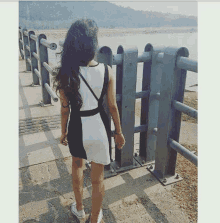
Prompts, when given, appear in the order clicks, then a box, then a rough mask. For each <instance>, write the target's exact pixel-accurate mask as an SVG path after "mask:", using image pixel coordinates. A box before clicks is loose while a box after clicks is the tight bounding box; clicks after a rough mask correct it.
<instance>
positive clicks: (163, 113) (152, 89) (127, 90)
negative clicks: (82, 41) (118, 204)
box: [60, 41, 198, 185]
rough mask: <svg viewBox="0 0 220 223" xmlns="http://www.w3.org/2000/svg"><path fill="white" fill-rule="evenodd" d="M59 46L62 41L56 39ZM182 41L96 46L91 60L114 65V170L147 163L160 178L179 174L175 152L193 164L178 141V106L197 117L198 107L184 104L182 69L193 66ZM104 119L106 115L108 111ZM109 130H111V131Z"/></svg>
mask: <svg viewBox="0 0 220 223" xmlns="http://www.w3.org/2000/svg"><path fill="white" fill-rule="evenodd" d="M60 45H61V46H62V41H60ZM187 57H188V50H187V49H186V48H184V47H182V48H175V47H164V46H161V47H153V46H152V45H151V44H147V45H146V46H145V49H144V52H143V53H138V51H137V48H136V47H133V48H124V47H123V46H119V47H118V51H117V54H116V55H113V54H112V50H111V49H110V48H109V47H107V46H104V47H101V48H100V49H99V51H98V54H97V60H98V61H99V62H104V63H107V64H109V65H110V66H112V65H116V94H117V95H116V99H117V104H118V108H119V113H120V119H121V125H122V131H123V133H124V136H125V139H126V144H125V146H124V148H123V150H119V149H117V147H116V150H115V160H114V161H113V162H112V163H111V167H112V168H113V169H114V170H115V171H116V172H121V171H124V170H127V169H132V168H136V167H139V166H144V165H147V166H148V169H149V170H150V171H151V172H152V173H153V174H154V175H155V176H156V177H157V178H158V180H159V181H160V182H161V183H162V184H163V185H167V184H170V183H174V182H176V181H179V180H181V179H182V178H181V177H180V176H179V175H178V174H176V173H175V166H176V156H177V152H179V153H180V154H181V155H183V156H184V157H185V158H186V159H188V160H190V161H191V162H192V163H194V164H195V165H197V157H196V156H195V155H194V154H193V153H191V152H190V151H189V150H187V149H186V148H184V147H183V146H181V145H180V144H179V143H178V141H179V133H180V124H181V112H184V113H186V114H188V115H190V116H192V117H194V118H197V114H198V112H197V111H196V110H195V109H193V108H190V107H188V106H186V105H184V104H183V103H182V102H183V98H184V90H185V80H186V72H187V70H190V71H193V72H197V67H198V64H197V61H195V60H192V59H188V58H187ZM140 62H143V63H144V64H143V65H144V66H143V81H142V91H141V92H136V79H137V78H136V75H137V63H140ZM137 98H141V118H140V119H141V120H140V126H134V118H135V114H134V111H135V100H136V99H137ZM109 119H110V117H109ZM137 132H140V144H139V154H137V153H136V154H134V133H137ZM112 135H113V132H112Z"/></svg>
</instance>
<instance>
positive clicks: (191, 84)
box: [49, 32, 198, 91]
mask: <svg viewBox="0 0 220 223" xmlns="http://www.w3.org/2000/svg"><path fill="white" fill-rule="evenodd" d="M49 41H50V42H55V43H56V44H57V46H58V47H57V50H56V51H51V50H49V61H50V62H51V63H52V64H57V62H58V61H59V58H56V56H55V52H59V51H60V46H59V40H57V39H51V38H50V39H49ZM197 41H198V33H197V32H196V33H195V32H194V33H169V34H164V33H158V34H137V35H129V36H116V37H102V38H100V39H99V45H100V46H103V45H105V46H109V47H110V48H111V49H112V51H113V53H114V54H116V52H117V48H118V46H119V45H122V46H124V47H126V46H128V47H130V46H137V48H138V52H139V53H141V52H143V51H144V48H145V46H146V44H147V43H151V44H152V45H153V46H160V45H163V46H166V47H167V46H176V47H186V48H187V49H188V51H189V58H191V59H194V60H198V48H197ZM115 67H116V66H113V70H114V71H115V70H116V69H115ZM142 73H143V63H138V72H137V87H136V91H141V83H142ZM196 85H197V86H196ZM186 89H187V90H191V91H197V90H198V74H197V73H194V72H191V71H187V78H186Z"/></svg>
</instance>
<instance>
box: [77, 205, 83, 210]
mask: <svg viewBox="0 0 220 223" xmlns="http://www.w3.org/2000/svg"><path fill="white" fill-rule="evenodd" d="M76 209H77V211H81V210H83V209H84V206H83V205H82V204H80V205H76Z"/></svg>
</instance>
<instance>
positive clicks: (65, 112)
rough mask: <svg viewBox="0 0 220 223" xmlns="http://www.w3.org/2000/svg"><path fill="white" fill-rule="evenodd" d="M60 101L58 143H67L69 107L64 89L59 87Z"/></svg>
mask: <svg viewBox="0 0 220 223" xmlns="http://www.w3.org/2000/svg"><path fill="white" fill-rule="evenodd" d="M60 103H61V137H60V143H61V144H63V145H65V146H66V145H67V122H68V118H69V113H70V108H69V101H68V99H67V98H66V96H65V94H64V91H63V90H62V89H60Z"/></svg>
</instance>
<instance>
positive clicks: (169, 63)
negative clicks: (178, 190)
mask: <svg viewBox="0 0 220 223" xmlns="http://www.w3.org/2000/svg"><path fill="white" fill-rule="evenodd" d="M188 55H189V53H188V50H187V49H186V48H184V47H182V48H176V47H167V48H166V49H165V51H164V56H163V58H162V62H163V76H162V82H161V90H160V105H159V118H158V132H157V147H156V156H155V169H154V174H155V175H156V177H157V178H158V179H159V180H160V181H162V183H164V184H168V183H172V182H173V179H174V177H172V176H174V175H175V166H176V157H177V152H176V151H175V150H173V149H172V148H170V147H169V146H168V139H169V138H172V139H174V140H176V141H177V142H178V141H179V134H180V124H181V112H179V111H177V110H175V109H174V108H173V107H172V101H173V100H177V101H180V102H183V97H184V90H185V81H186V70H183V69H179V68H177V66H176V61H177V57H178V56H184V57H188ZM168 176H171V178H169V181H168V178H167V177H168ZM165 177H166V179H164V178H165Z"/></svg>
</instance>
